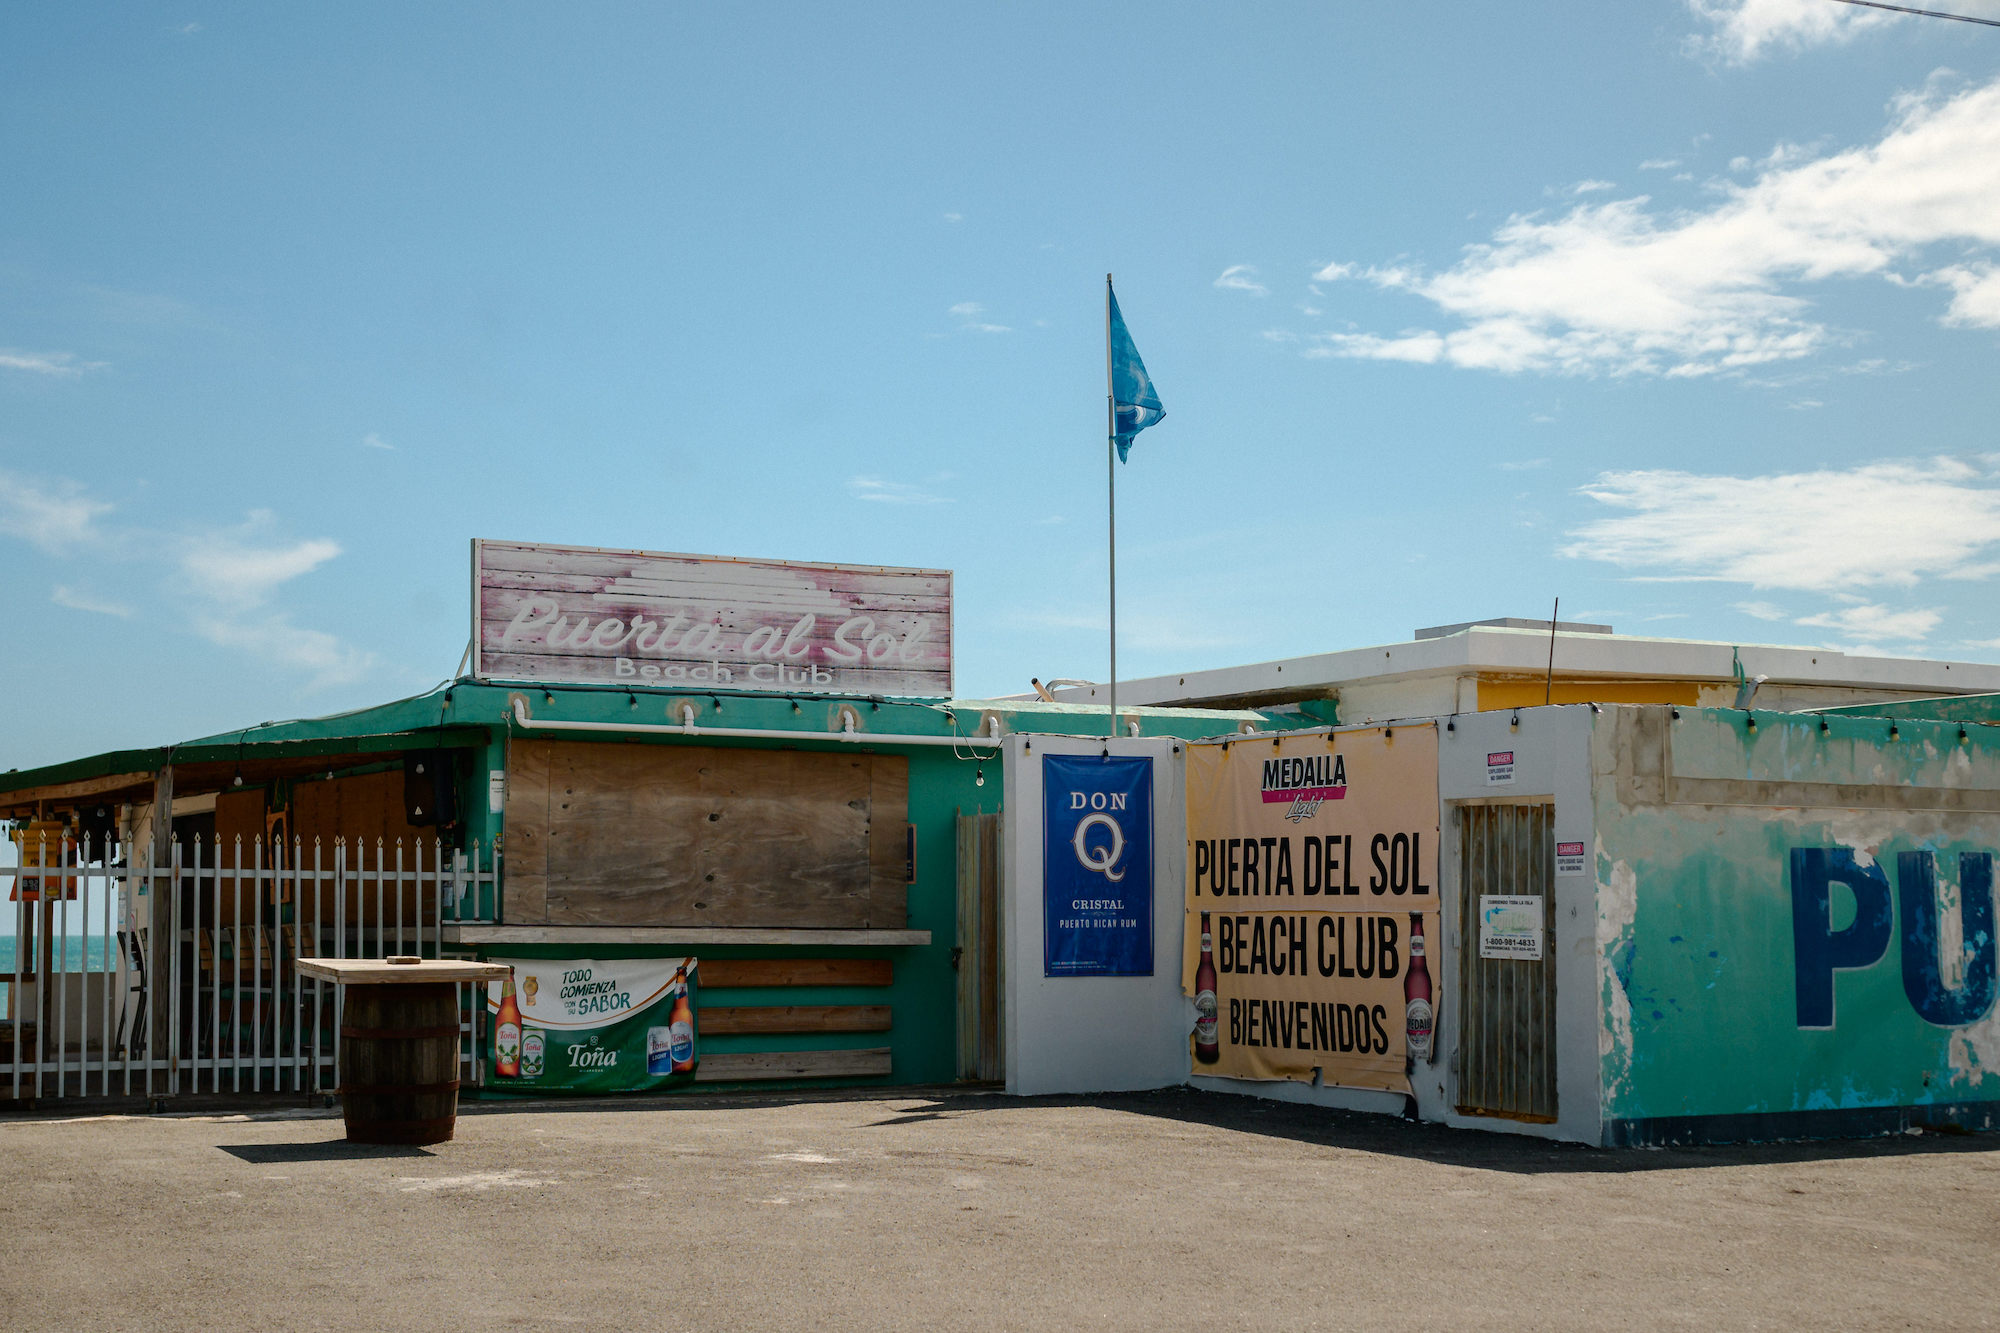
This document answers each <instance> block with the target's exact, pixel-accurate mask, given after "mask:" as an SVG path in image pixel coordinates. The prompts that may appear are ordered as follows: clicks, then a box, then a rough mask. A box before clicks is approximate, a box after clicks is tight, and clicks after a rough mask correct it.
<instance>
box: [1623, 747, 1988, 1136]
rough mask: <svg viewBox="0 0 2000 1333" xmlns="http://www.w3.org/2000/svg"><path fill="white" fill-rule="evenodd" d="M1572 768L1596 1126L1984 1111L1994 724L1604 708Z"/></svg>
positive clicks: (1960, 1117) (1852, 1121) (1691, 1130)
mask: <svg viewBox="0 0 2000 1333" xmlns="http://www.w3.org/2000/svg"><path fill="white" fill-rule="evenodd" d="M1892 728H1893V729H1894V734H1893V735H1892ZM1592 770H1593V773H1594V779H1595V780H1594V805H1595V818H1594V821H1593V822H1594V828H1595V850H1596V871H1597V937H1598V946H1599V962H1598V965H1599V972H1600V977H1599V981H1600V997H1599V998H1600V1017H1599V1022H1600V1031H1599V1063H1600V1069H1599V1077H1600V1079H1601V1085H1602V1086H1601V1102H1602V1110H1603V1116H1604V1122H1605V1124H1604V1137H1605V1140H1606V1141H1607V1142H1613V1143H1630V1142H1652V1141H1665V1140H1674V1139H1687V1138H1705V1139H1727V1138H1749V1137H1784V1136H1788V1135H1794V1134H1802V1135H1813V1134H1842V1133H1867V1132H1882V1131H1887V1130H1891V1129H1895V1128H1898V1127H1900V1126H1901V1125H1903V1124H1906V1123H1927V1122H1932V1121H1951V1122H1953V1123H1959V1124H1967V1125H1972V1126H1976V1127H1990V1126H1993V1125H1996V1124H2000V1010H1996V1006H1995V1004H1994V993H1995V975H1994V973H1995V938H1994V937H1995V931H1994V903H1993V873H1992V867H1993V861H1994V853H1995V850H1996V848H2000V730H1996V729H1995V728H1990V727H1979V726H1972V727H1968V728H1964V729H1961V728H1960V727H1959V726H1958V725H1956V724H1953V723H1932V722H1916V721H1902V722H1891V721H1890V720H1888V719H1884V718H1845V717H1834V718H1824V719H1823V718H1820V717H1815V716H1809V715H1808V716H1799V715H1786V714H1782V713H1767V712H1762V711H1759V712H1756V713H1745V712H1741V711H1738V710H1733V709H1699V710H1697V709H1682V710H1679V715H1678V716H1677V717H1676V716H1675V715H1674V713H1673V712H1672V711H1671V710H1669V709H1666V708H1610V709H1607V710H1605V712H1604V713H1603V714H1602V715H1601V716H1600V717H1599V718H1598V719H1597V722H1596V725H1595V727H1594V728H1593V734H1592Z"/></svg>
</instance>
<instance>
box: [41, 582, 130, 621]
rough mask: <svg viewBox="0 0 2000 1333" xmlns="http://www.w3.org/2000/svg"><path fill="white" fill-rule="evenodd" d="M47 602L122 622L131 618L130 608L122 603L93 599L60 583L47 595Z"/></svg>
mask: <svg viewBox="0 0 2000 1333" xmlns="http://www.w3.org/2000/svg"><path fill="white" fill-rule="evenodd" d="M49 600H50V601H52V602H54V603H55V604H56V605H57V606H66V607H68V608H69V609H70V610H72V611H94V612H96V613H97V614H98V615H100V616H117V617H119V618H120V619H124V620H129V619H131V618H132V608H131V607H129V606H126V605H124V604H123V603H120V602H112V601H106V600H104V599H103V598H100V597H93V596H91V595H90V594H89V593H87V592H79V591H77V590H76V589H75V588H71V587H69V586H67V585H65V584H61V583H58V584H57V585H56V586H55V588H54V590H52V591H51V592H50V593H49Z"/></svg>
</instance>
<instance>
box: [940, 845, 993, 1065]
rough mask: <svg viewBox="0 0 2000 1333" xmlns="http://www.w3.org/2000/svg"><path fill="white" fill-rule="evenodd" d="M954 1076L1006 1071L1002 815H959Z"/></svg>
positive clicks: (952, 954)
mask: <svg viewBox="0 0 2000 1333" xmlns="http://www.w3.org/2000/svg"><path fill="white" fill-rule="evenodd" d="M951 957H952V966H953V967H956V968H957V969H958V1076H959V1077H960V1078H961V1079H969V1080H972V1081H975V1082H980V1083H997V1082H999V1081H1000V1080H1001V1079H1003V1078H1005V1077H1006V1069H1005V1066H1004V1063H1003V1062H1002V1059H1001V1046H1000V816H999V815H997V814H992V815H984V814H973V815H965V814H962V815H960V816H959V817H958V944H957V947H955V948H954V949H953V950H952V951H951Z"/></svg>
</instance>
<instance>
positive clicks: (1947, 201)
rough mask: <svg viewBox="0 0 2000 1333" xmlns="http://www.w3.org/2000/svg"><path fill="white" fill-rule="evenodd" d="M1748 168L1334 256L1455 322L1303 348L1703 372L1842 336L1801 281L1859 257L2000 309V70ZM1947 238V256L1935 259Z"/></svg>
mask: <svg viewBox="0 0 2000 1333" xmlns="http://www.w3.org/2000/svg"><path fill="white" fill-rule="evenodd" d="M1813 2H1814V3H1816V4H1818V3H1824V2H1825V0H1813ZM1825 7H1826V8H1828V9H1838V8H1842V6H1837V5H1832V4H1826V5H1825ZM1753 171H1754V173H1755V174H1754V175H1753V177H1752V179H1750V180H1749V181H1747V182H1744V183H1740V184H1738V183H1730V182H1722V183H1718V184H1717V185H1716V186H1715V191H1716V197H1715V199H1714V201H1713V202H1712V203H1710V204H1708V205H1707V206H1705V207H1702V208H1695V209H1679V210H1662V209H1659V208H1656V207H1654V205H1653V202H1652V200H1651V199H1650V198H1648V197H1647V196H1644V195H1641V196H1638V197H1635V198H1630V199H1618V200H1609V201H1606V202H1603V203H1592V204H1578V205H1576V206H1575V207H1573V208H1571V209H1569V210H1568V211H1567V212H1565V213H1563V214H1562V215H1561V216H1558V217H1553V218H1551V217H1544V216H1541V215H1539V214H1528V215H1520V216H1516V217H1513V218H1511V219H1509V220H1508V221H1507V223H1506V224H1505V225H1504V226H1502V227H1501V228H1500V229H1499V230H1498V231H1497V232H1496V233H1495V234H1494V236H1493V239H1492V240H1491V241H1490V242H1488V243H1485V244H1480V245H1474V246H1472V247H1470V248H1469V250H1468V252H1467V254H1466V257H1465V258H1464V259H1463V260H1461V261H1460V262H1459V263H1458V264H1457V265H1456V266H1455V267H1453V268H1451V269H1449V270H1446V271H1445V272H1442V273H1437V274H1426V273H1424V272H1422V271H1420V270H1418V269H1416V268H1414V267H1411V266H1408V265H1400V264H1399V265H1390V266H1387V267H1377V268H1357V267H1356V266H1354V265H1351V264H1331V265H1328V266H1327V267H1326V268H1324V269H1322V270H1321V271H1320V273H1319V274H1318V275H1316V276H1317V277H1318V278H1320V279H1321V280H1325V281H1333V280H1336V279H1341V278H1345V279H1348V280H1360V281H1367V282H1371V283H1373V284H1375V285H1376V286H1378V287H1381V288H1383V289H1386V290H1394V291H1403V292H1407V293H1409V294H1411V295H1413V296H1415V297H1418V298H1419V299H1421V300H1423V301H1426V302H1428V303H1430V305H1431V306H1432V307H1434V308H1435V310H1436V311H1437V312H1438V313H1440V314H1442V315H1445V316H1447V317H1450V318H1451V319H1452V320H1454V321H1455V327H1448V328H1444V329H1439V330H1433V329H1425V328H1418V329H1412V330H1406V331H1404V332H1401V333H1396V334H1388V335H1385V334H1377V333H1369V332H1355V333H1329V334H1320V335H1317V336H1315V337H1314V338H1313V339H1312V340H1311V345H1310V346H1309V348H1308V350H1307V352H1306V355H1309V356H1314V355H1316V356H1329V357H1364V358H1373V359H1379V360H1401V361H1412V362H1419V363H1425V364H1433V363H1442V364H1448V365H1454V366H1463V367H1471V368H1478V369H1486V370H1497V371H1502V372H1524V371H1526V372H1548V373H1559V374H1599V373H1602V374H1611V375H1665V376H1696V375H1711V374H1716V373H1721V372H1729V371H1737V370H1741V369H1742V368H1745V367H1751V366H1758V365H1764V364H1768V363H1772V362H1781V361H1788V360H1795V359H1798V358H1802V357H1808V356H1811V355H1813V354H1815V353H1817V352H1819V351H1821V350H1823V349H1825V348H1827V347H1830V346H1834V345H1837V344H1838V342H1839V341H1840V336H1839V335H1837V334H1835V333H1834V332H1833V331H1832V330H1831V329H1829V328H1828V327H1827V326H1826V325H1825V324H1824V323H1822V322H1820V321H1819V320H1817V319H1815V318H1813V317H1812V312H1811V306H1810V304H1809V302H1808V301H1807V300H1806V298H1805V297H1804V296H1803V295H1801V294H1800V291H1799V290H1798V289H1799V288H1802V287H1804V286H1806V285H1808V284H1813V283H1824V282H1827V281H1830V280H1834V279H1852V278H1860V277H1875V278H1880V279H1884V280H1891V281H1902V282H1905V283H1908V284H1913V285H1921V284H1929V285H1935V286H1940V287H1945V288H1948V289H1949V290H1951V292H1952V293H1953V298H1952V300H1951V302H1950V305H1949V308H1948V309H1947V310H1946V311H1944V312H1943V314H1942V319H1943V321H1944V322H1946V323H1951V324H1957V325H1962V326H1968V327H1980V328H1987V327H2000V276H1997V275H2000V263H1997V262H1996V261H1997V260H2000V256H1996V255H1995V253H1994V252H1995V249H1996V247H2000V79H1996V80H1994V81H1992V82H1989V83H1987V84H1985V85H1984V86H1981V87H1976V88H1971V89H1968V90H1964V91H1961V92H1958V93H1956V94H1955V95H1949V96H1947V95H1944V94H1942V93H1940V92H1939V91H1937V89H1936V88H1933V89H1932V90H1930V91H1927V92H1925V93H1922V94H1919V95H1912V96H1908V97H1904V98H1901V99H1899V100H1898V102H1897V104H1896V107H1895V112H1894V118H1893V120H1892V121H1891V123H1890V125H1889V127H1888V128H1887V129H1886V130H1885V132H1884V133H1883V135H1882V136H1881V138H1880V139H1878V140H1877V141H1876V142H1874V143H1872V144H1868V145H1866V146H1863V147H1857V148H1852V149H1848V150H1846V151H1842V152H1835V153H1830V154H1827V155H1825V156H1819V157H1812V158H1809V159H1807V158H1804V157H1802V156H1801V154H1800V152H1798V151H1795V150H1793V149H1791V148H1789V147H1788V148H1786V149H1784V150H1782V151H1780V152H1779V153H1777V154H1774V155H1773V156H1772V157H1770V158H1766V159H1765V160H1764V162H1763V164H1762V165H1759V166H1754V167H1753ZM1947 245H1948V246H1951V247H1953V248H1954V250H1955V251H1956V253H1954V255H1953V256H1952V258H1951V261H1950V262H1949V263H1946V264H1940V263H1938V262H1937V261H1936V260H1931V261H1929V265H1936V266H1935V267H1931V266H1929V265H1927V262H1926V252H1927V251H1930V250H1932V249H1933V248H1935V247H1939V246H1947ZM1968 249H1970V250H1971V251H1973V253H1967V251H1968ZM1905 266H1911V267H1914V269H1915V272H1914V274H1911V275H1907V276H1906V275H1904V274H1903V273H1902V271H1901V270H1902V269H1903V268H1904V267H1905Z"/></svg>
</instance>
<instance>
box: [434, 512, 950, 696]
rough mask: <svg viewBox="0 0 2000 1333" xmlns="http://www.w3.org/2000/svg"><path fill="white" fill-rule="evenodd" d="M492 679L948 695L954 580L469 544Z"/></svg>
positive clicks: (483, 671) (843, 568)
mask: <svg viewBox="0 0 2000 1333" xmlns="http://www.w3.org/2000/svg"><path fill="white" fill-rule="evenodd" d="M472 643H473V658H472V673H473V675H475V676H477V677H479V678H481V679H485V680H522V681H549V682H558V683H562V682H567V683H574V684H591V685H600V684H611V685H658V686H666V687H669V688H672V687H681V688H692V689H751V690H756V689H764V690H776V691H780V692H783V693H794V694H796V693H807V692H820V693H838V694H899V695H916V696H928V697H938V698H944V697H949V696H950V694H951V571H949V570H941V569H897V568H892V567H888V566H882V565H819V564H803V563H798V562H794V561H782V560H734V559H729V558H726V557H720V556H703V555H670V554H663V553H660V552H656V551H617V550H604V549H601V548H597V547H588V546H546V545H540V544H531V543H526V542H496V541H479V540H475V541H474V542H473V543H472Z"/></svg>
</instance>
